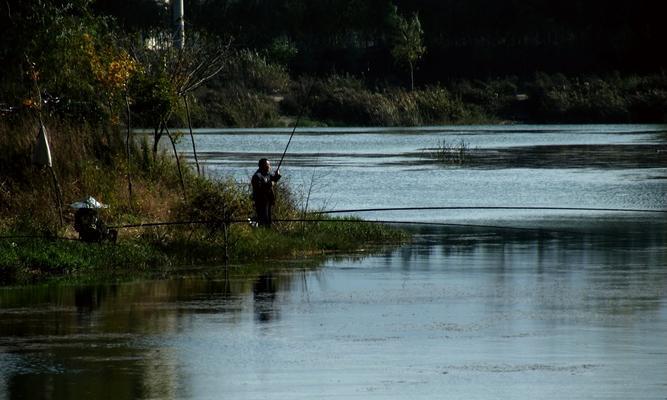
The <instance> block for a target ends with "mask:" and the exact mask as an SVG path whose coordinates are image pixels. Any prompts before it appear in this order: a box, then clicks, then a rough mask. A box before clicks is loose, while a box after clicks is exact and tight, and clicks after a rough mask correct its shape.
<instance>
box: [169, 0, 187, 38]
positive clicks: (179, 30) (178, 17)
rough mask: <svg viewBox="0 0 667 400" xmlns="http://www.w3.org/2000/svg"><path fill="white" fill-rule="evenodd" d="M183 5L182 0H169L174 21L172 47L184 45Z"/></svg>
mask: <svg viewBox="0 0 667 400" xmlns="http://www.w3.org/2000/svg"><path fill="white" fill-rule="evenodd" d="M184 14H185V7H184V6H183V0H171V15H172V17H173V22H174V47H176V48H177V49H182V48H183V47H185V17H184Z"/></svg>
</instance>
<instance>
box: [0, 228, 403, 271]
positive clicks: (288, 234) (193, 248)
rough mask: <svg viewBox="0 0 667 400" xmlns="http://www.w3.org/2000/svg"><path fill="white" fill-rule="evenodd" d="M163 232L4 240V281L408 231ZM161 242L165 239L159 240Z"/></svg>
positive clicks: (279, 251)
mask: <svg viewBox="0 0 667 400" xmlns="http://www.w3.org/2000/svg"><path fill="white" fill-rule="evenodd" d="M158 229H164V230H165V231H166V232H163V233H162V234H161V235H157V236H154V237H153V239H152V240H151V239H150V235H148V234H146V235H144V236H143V237H141V238H138V239H136V238H135V239H123V240H120V241H119V242H118V243H117V244H110V243H103V244H88V243H82V242H79V241H76V240H62V239H43V238H15V239H0V284H14V283H33V282H39V281H43V280H46V279H52V278H63V277H66V278H69V279H72V278H77V279H81V278H82V277H83V278H86V277H91V276H93V277H94V276H98V277H105V276H109V275H121V276H132V275H133V274H143V273H146V272H148V271H150V270H151V269H155V270H160V271H163V270H164V269H165V267H174V266H192V265H197V266H199V265H202V264H205V265H216V264H222V263H224V262H225V254H228V255H229V260H228V261H230V262H233V263H252V262H259V261H266V260H278V259H289V258H295V257H302V256H313V255H322V254H328V253H331V252H347V253H351V252H354V251H357V250H359V249H361V248H364V247H371V246H377V245H387V244H397V243H400V242H402V241H405V240H407V239H408V236H407V234H406V233H404V232H402V231H398V230H395V229H392V228H389V227H387V226H384V225H378V224H373V223H369V222H363V221H360V220H344V219H332V220H330V221H327V222H312V223H306V224H305V225H302V224H301V223H282V224H281V223H277V224H276V226H275V227H274V228H273V229H264V228H251V227H250V226H249V225H246V224H233V225H231V227H230V228H229V231H228V235H227V236H226V237H225V235H224V230H222V231H218V232H215V233H213V234H211V233H210V231H209V228H207V227H198V228H195V230H194V231H188V230H187V228H185V227H181V228H180V230H179V228H173V227H172V228H158ZM158 237H159V239H158Z"/></svg>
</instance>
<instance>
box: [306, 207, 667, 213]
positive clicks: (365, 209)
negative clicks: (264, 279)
mask: <svg viewBox="0 0 667 400" xmlns="http://www.w3.org/2000/svg"><path fill="white" fill-rule="evenodd" d="M428 210H553V211H601V212H635V213H662V214H664V213H667V210H656V209H636V208H591V207H539V206H442V207H441V206H435V207H382V208H356V209H347V210H326V211H310V212H309V214H342V213H353V212H383V211H428Z"/></svg>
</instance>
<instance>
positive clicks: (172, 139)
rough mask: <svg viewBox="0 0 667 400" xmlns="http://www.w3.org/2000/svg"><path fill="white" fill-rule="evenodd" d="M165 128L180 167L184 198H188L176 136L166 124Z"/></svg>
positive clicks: (177, 164) (179, 174) (177, 165)
mask: <svg viewBox="0 0 667 400" xmlns="http://www.w3.org/2000/svg"><path fill="white" fill-rule="evenodd" d="M165 130H166V132H167V137H168V138H169V141H170V142H171V148H172V149H174V157H176V167H177V168H178V177H179V179H180V180H181V190H182V191H183V199H184V200H187V199H188V195H187V193H186V192H185V180H184V179H183V172H182V171H181V159H180V158H179V157H178V151H176V142H175V141H174V138H173V137H172V136H171V132H169V128H167V127H166V126H165Z"/></svg>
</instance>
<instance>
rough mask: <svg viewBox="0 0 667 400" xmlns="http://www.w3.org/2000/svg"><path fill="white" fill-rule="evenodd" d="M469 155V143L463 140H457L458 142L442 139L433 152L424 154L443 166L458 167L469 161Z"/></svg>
mask: <svg viewBox="0 0 667 400" xmlns="http://www.w3.org/2000/svg"><path fill="white" fill-rule="evenodd" d="M470 153H471V147H470V143H469V142H467V141H465V140H464V139H459V141H458V142H456V141H447V139H442V141H440V142H438V144H437V146H436V147H435V148H434V149H433V150H431V151H428V152H426V155H427V157H429V158H432V159H435V160H437V161H438V162H441V163H444V164H459V165H460V164H465V163H466V161H468V160H469V158H470Z"/></svg>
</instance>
